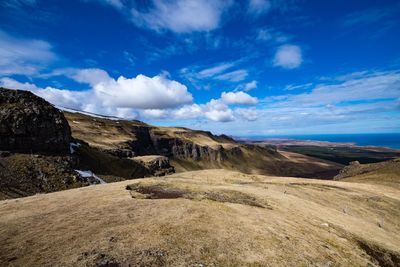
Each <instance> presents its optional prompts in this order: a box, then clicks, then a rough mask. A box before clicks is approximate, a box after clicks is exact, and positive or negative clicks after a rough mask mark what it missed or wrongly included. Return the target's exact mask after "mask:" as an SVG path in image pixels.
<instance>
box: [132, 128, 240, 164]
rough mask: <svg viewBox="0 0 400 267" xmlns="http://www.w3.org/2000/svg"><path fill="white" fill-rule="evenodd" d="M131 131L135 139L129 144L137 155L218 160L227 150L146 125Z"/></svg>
mask: <svg viewBox="0 0 400 267" xmlns="http://www.w3.org/2000/svg"><path fill="white" fill-rule="evenodd" d="M133 132H135V136H136V139H135V140H133V141H130V142H129V145H130V146H131V148H132V150H133V151H134V153H135V155H138V156H143V155H154V154H157V155H163V156H166V157H169V158H173V159H184V160H194V161H198V160H208V161H218V162H221V161H223V160H224V159H226V158H227V151H226V149H224V147H223V146H222V145H217V146H214V147H211V146H207V145H199V144H196V143H194V142H192V141H189V140H186V139H184V138H178V137H170V136H168V135H165V134H163V133H161V132H159V131H157V130H156V129H154V128H152V127H147V126H136V127H134V128H133ZM210 135H211V134H210ZM232 150H233V151H235V152H234V153H240V149H239V150H238V147H234V148H232Z"/></svg>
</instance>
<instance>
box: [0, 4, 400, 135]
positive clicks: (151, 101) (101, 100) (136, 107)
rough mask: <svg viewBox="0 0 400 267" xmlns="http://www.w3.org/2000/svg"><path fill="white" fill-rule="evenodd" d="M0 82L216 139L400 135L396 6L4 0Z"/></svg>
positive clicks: (399, 8) (66, 103)
mask: <svg viewBox="0 0 400 267" xmlns="http://www.w3.org/2000/svg"><path fill="white" fill-rule="evenodd" d="M0 86H4V87H8V88H15V89H17V88H18V89H23V90H30V91H32V92H34V93H35V94H37V95H39V96H42V97H44V98H45V99H47V100H48V101H50V102H51V103H53V104H55V105H57V106H60V107H65V108H73V109H79V110H83V111H88V112H94V113H98V114H104V115H112V116H118V117H124V118H129V119H140V120H143V121H146V122H149V123H152V124H156V125H166V126H168V125H174V126H185V127H190V128H195V129H203V130H210V131H212V132H213V133H217V134H219V133H226V134H230V135H237V136H248V135H280V134H282V135H288V134H313V133H315V134H319V133H380V132H400V3H399V1H385V0H382V1H368V0H362V1H361V0H359V1H341V0H338V1H306V0H303V1H300V0H299V1H295V0H288V1H284V0H243V1H233V0H232V1H231V0H202V1H200V0H199V1H196V0H164V1H161V0H147V1H145V0H137V1H133V0H70V1H45V0H3V1H1V2H0Z"/></svg>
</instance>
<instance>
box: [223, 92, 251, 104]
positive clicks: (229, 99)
mask: <svg viewBox="0 0 400 267" xmlns="http://www.w3.org/2000/svg"><path fill="white" fill-rule="evenodd" d="M221 100H222V101H223V102H224V103H227V104H240V105H255V104H257V102H258V99H257V98H256V97H253V96H251V95H249V94H247V93H245V92H242V91H239V92H228V93H227V92H222V94H221Z"/></svg>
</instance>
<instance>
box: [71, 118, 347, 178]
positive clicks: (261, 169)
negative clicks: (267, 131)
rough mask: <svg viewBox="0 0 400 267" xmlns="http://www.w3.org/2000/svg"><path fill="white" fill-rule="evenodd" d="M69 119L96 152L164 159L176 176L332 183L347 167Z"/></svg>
mask: <svg viewBox="0 0 400 267" xmlns="http://www.w3.org/2000/svg"><path fill="white" fill-rule="evenodd" d="M64 113H65V117H66V118H67V120H68V122H69V125H70V127H71V130H72V136H73V137H74V138H77V139H79V140H83V141H85V142H87V143H88V144H89V145H90V146H91V147H93V148H96V149H100V150H103V151H108V152H109V153H114V152H115V151H119V152H121V153H122V152H124V153H125V154H127V155H129V153H126V151H128V152H129V151H131V152H132V151H133V153H134V154H135V155H137V156H143V155H152V154H158V153H161V154H162V155H164V156H167V157H169V158H170V161H171V164H172V165H173V166H174V167H175V170H176V171H177V172H184V171H192V170H202V169H214V168H224V169H229V170H238V171H241V172H245V173H254V174H265V175H278V176H297V177H312V178H332V177H333V176H334V175H336V174H337V173H338V172H339V170H340V169H341V168H342V167H343V166H342V165H341V164H338V163H334V162H329V161H327V160H321V159H317V158H312V157H309V156H304V155H301V154H296V156H294V153H291V154H290V153H285V154H282V153H280V152H279V151H276V150H275V149H274V148H273V147H271V146H269V147H267V146H266V147H260V146H256V145H246V144H241V143H238V142H236V141H235V140H233V139H231V138H229V137H227V136H224V135H221V136H216V135H212V134H211V133H210V132H206V131H197V130H191V129H188V128H178V127H157V126H151V125H148V124H145V123H142V122H139V121H126V120H111V119H108V118H98V117H92V116H89V115H85V114H81V113H71V112H64ZM157 146H159V147H157ZM193 151H199V152H198V155H196V156H195V157H194V156H193V155H192V153H193ZM288 155H291V156H288ZM295 158H296V159H295Z"/></svg>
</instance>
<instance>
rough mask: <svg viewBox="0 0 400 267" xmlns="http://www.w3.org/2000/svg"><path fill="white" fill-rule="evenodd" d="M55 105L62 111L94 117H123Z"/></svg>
mask: <svg viewBox="0 0 400 267" xmlns="http://www.w3.org/2000/svg"><path fill="white" fill-rule="evenodd" d="M55 107H56V108H58V109H60V110H62V111H68V112H71V113H80V114H84V115H88V116H91V117H96V118H100V119H109V120H123V118H119V117H115V116H106V115H100V114H96V113H92V112H87V111H82V110H77V109H72V108H66V107H63V106H58V105H55Z"/></svg>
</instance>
